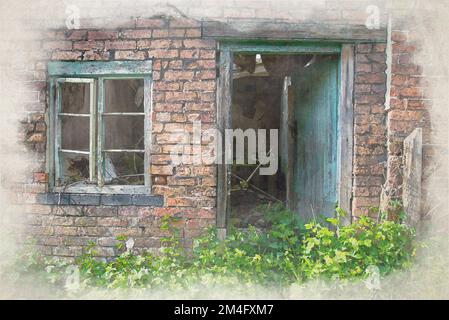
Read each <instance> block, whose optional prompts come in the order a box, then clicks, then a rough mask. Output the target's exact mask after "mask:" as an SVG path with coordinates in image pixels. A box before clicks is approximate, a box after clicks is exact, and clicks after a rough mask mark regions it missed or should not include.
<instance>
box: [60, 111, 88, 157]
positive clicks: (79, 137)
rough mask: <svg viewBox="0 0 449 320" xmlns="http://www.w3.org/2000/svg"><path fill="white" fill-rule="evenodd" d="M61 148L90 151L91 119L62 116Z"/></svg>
mask: <svg viewBox="0 0 449 320" xmlns="http://www.w3.org/2000/svg"><path fill="white" fill-rule="evenodd" d="M60 118H61V119H60V120H61V148H62V149H69V150H79V151H89V117H73V116H64V115H60Z"/></svg>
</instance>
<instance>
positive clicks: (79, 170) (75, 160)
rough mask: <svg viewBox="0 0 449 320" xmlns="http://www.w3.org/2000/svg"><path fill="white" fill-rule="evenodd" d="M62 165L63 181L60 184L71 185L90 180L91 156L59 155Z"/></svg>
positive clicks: (63, 153)
mask: <svg viewBox="0 0 449 320" xmlns="http://www.w3.org/2000/svg"><path fill="white" fill-rule="evenodd" d="M59 161H60V163H61V180H62V181H59V184H60V185H62V186H64V185H69V184H73V183H75V182H78V181H88V180H89V155H87V154H77V153H71V152H70V153H67V152H60V153H59Z"/></svg>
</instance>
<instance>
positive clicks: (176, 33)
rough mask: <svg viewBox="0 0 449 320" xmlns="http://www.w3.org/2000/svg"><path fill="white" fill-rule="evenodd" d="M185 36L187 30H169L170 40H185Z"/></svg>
mask: <svg viewBox="0 0 449 320" xmlns="http://www.w3.org/2000/svg"><path fill="white" fill-rule="evenodd" d="M185 35H186V30H185V29H168V37H169V38H185Z"/></svg>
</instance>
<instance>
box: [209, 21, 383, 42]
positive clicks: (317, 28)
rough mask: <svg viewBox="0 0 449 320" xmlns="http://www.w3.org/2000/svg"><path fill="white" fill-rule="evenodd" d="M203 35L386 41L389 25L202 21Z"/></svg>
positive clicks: (233, 37) (246, 37) (215, 36)
mask: <svg viewBox="0 0 449 320" xmlns="http://www.w3.org/2000/svg"><path fill="white" fill-rule="evenodd" d="M202 34H203V37H206V38H207V37H209V38H215V39H234V40H235V39H260V40H319V41H336V42H385V41H386V39H387V35H386V28H385V27H381V28H379V29H368V28H367V27H366V26H365V25H348V24H330V23H327V24H326V23H288V22H272V21H242V20H234V21H230V22H227V23H226V22H220V21H203V22H202Z"/></svg>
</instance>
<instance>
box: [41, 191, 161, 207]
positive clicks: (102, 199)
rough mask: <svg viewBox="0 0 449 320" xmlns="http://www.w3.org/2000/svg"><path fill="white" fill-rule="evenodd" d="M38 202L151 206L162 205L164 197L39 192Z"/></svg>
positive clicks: (50, 203) (49, 203)
mask: <svg viewBox="0 0 449 320" xmlns="http://www.w3.org/2000/svg"><path fill="white" fill-rule="evenodd" d="M37 202H38V203H39V204H48V205H83V206H152V207H162V206H163V205H164V198H163V197H162V196H160V195H148V194H101V193H99V194H95V193H56V192H53V193H39V194H38V195H37Z"/></svg>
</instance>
